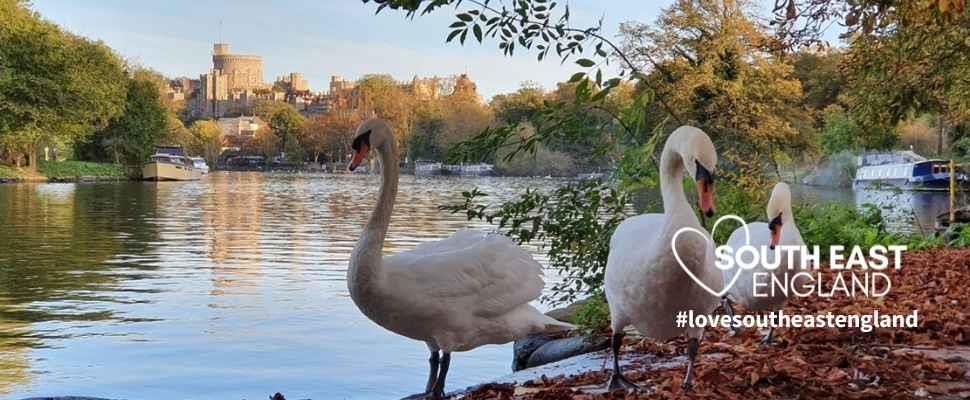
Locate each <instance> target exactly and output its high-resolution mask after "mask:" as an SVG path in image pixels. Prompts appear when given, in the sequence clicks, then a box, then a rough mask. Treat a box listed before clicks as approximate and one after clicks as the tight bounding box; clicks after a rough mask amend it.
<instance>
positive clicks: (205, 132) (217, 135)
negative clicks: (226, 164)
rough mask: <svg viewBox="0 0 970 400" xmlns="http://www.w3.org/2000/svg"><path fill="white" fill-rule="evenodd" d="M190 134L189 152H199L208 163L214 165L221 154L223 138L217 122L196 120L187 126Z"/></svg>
mask: <svg viewBox="0 0 970 400" xmlns="http://www.w3.org/2000/svg"><path fill="white" fill-rule="evenodd" d="M189 131H190V132H191V134H192V142H191V145H190V146H188V149H189V152H190V153H191V154H200V155H202V157H203V158H205V161H206V162H207V163H208V164H209V165H216V164H217V163H218V161H219V156H220V155H221V154H222V147H223V138H222V129H219V124H217V123H216V122H215V121H212V120H198V121H195V122H193V123H192V126H190V127H189Z"/></svg>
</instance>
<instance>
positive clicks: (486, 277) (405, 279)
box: [384, 230, 544, 318]
mask: <svg viewBox="0 0 970 400" xmlns="http://www.w3.org/2000/svg"><path fill="white" fill-rule="evenodd" d="M384 268H385V271H386V272H387V274H388V275H387V281H386V283H387V284H388V285H390V286H393V287H396V288H399V289H405V290H396V292H398V293H402V294H413V296H407V297H408V298H402V299H399V300H401V301H406V302H410V303H413V305H414V306H416V307H422V308H424V309H426V310H429V311H431V310H436V309H441V308H446V309H452V310H455V311H457V310H462V312H465V313H472V314H473V315H476V316H480V317H486V318H487V317H494V316H498V315H501V314H504V313H506V312H509V311H510V310H512V309H514V308H516V307H518V306H520V305H522V304H526V303H528V302H530V301H532V300H535V299H536V298H538V297H539V295H540V294H541V292H542V288H543V286H544V283H543V281H542V267H541V266H540V265H539V263H538V262H536V261H535V260H533V259H532V257H531V256H530V255H529V253H527V252H526V251H525V250H523V249H522V248H520V247H519V246H516V245H515V243H513V242H512V241H511V240H509V238H507V237H505V236H502V235H497V234H493V235H488V234H485V233H482V232H476V231H471V230H463V231H459V232H457V233H456V234H454V235H453V236H451V237H449V238H447V239H444V240H441V241H437V242H431V243H425V244H422V245H420V246H417V247H415V248H414V249H413V250H410V251H405V252H401V253H397V254H394V255H392V256H389V257H386V258H384ZM438 311H445V310H438Z"/></svg>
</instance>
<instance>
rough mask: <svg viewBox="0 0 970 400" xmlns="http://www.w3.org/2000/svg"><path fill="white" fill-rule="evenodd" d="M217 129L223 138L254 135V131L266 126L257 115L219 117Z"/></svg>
mask: <svg viewBox="0 0 970 400" xmlns="http://www.w3.org/2000/svg"><path fill="white" fill-rule="evenodd" d="M218 122H219V129H220V130H222V136H223V137H225V138H234V137H250V138H252V137H256V131H258V130H259V128H260V127H263V126H266V123H265V122H263V120H262V119H260V118H259V117H235V118H219V121H218Z"/></svg>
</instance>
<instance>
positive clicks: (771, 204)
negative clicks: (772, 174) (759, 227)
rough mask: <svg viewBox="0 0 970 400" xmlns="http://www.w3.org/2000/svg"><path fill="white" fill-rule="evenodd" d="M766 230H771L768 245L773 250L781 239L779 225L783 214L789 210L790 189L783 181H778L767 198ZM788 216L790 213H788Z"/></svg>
mask: <svg viewBox="0 0 970 400" xmlns="http://www.w3.org/2000/svg"><path fill="white" fill-rule="evenodd" d="M767 212H768V221H769V222H768V230H770V231H771V241H770V245H769V247H770V248H771V249H772V250H774V249H775V246H777V245H778V242H779V241H780V240H781V227H782V224H783V222H782V221H783V216H784V215H785V213H786V212H789V213H790V212H791V189H789V188H788V184H787V183H785V182H779V183H778V184H777V185H775V188H774V189H773V190H772V191H771V198H770V199H768V208H767ZM789 217H790V215H789Z"/></svg>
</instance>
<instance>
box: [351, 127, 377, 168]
mask: <svg viewBox="0 0 970 400" xmlns="http://www.w3.org/2000/svg"><path fill="white" fill-rule="evenodd" d="M370 132H371V131H369V130H368V131H367V132H364V133H361V134H360V135H357V137H355V138H354V142H353V143H351V144H350V148H351V149H353V150H354V156H353V158H351V159H350V165H348V166H347V169H349V170H350V171H353V170H355V169H357V167H358V166H359V165H360V163H361V162H363V161H364V157H366V156H367V152H368V151H370Z"/></svg>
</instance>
